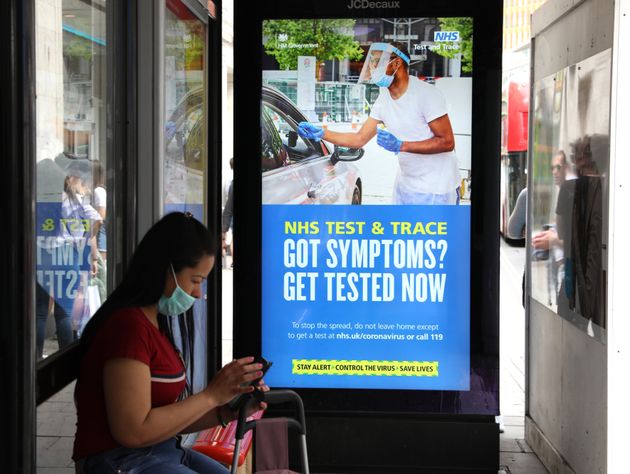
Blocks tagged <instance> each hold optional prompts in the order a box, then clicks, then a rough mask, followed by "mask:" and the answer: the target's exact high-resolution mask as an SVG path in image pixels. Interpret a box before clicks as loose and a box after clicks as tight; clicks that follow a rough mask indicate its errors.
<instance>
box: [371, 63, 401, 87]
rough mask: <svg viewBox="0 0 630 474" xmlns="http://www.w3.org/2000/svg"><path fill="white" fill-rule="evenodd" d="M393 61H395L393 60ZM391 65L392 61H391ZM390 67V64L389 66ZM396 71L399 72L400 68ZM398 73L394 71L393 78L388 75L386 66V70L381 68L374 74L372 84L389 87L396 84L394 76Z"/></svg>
mask: <svg viewBox="0 0 630 474" xmlns="http://www.w3.org/2000/svg"><path fill="white" fill-rule="evenodd" d="M392 61H393V60H392ZM390 63H391V61H390ZM388 66H389V64H388ZM396 71H398V68H396ZM396 71H394V74H392V75H391V76H390V75H388V74H387V66H385V67H384V68H379V69H377V70H375V71H374V72H373V73H372V84H375V85H377V86H379V87H389V86H391V85H392V82H394V75H395V74H396Z"/></svg>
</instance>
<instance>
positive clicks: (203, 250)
mask: <svg viewBox="0 0 630 474" xmlns="http://www.w3.org/2000/svg"><path fill="white" fill-rule="evenodd" d="M215 240H216V238H215V234H214V232H212V231H210V230H208V229H207V228H206V227H205V226H204V225H203V224H202V223H201V222H199V221H198V220H197V219H195V218H194V217H192V214H190V213H185V214H184V213H182V212H173V213H171V214H167V215H165V216H164V217H162V219H160V220H159V221H158V222H157V223H155V225H153V227H151V228H150V229H149V231H148V232H147V233H146V234H145V236H144V237H143V238H142V240H141V241H140V243H139V244H138V247H137V248H136V250H135V252H134V254H133V256H132V258H131V262H130V263H129V267H128V268H127V272H126V273H125V275H124V277H123V280H122V281H121V283H120V285H118V287H117V288H116V289H115V290H114V291H113V292H112V294H111V295H110V296H109V297H108V298H107V300H106V301H105V302H104V303H103V305H102V306H101V307H100V308H99V310H98V311H97V312H96V313H95V314H94V316H93V317H92V318H91V319H90V321H89V322H88V324H87V325H86V327H85V329H84V331H83V333H82V335H81V340H80V347H81V355H82V356H83V355H84V354H85V353H86V352H87V349H88V348H89V346H90V344H91V342H92V340H93V339H94V337H95V336H96V334H97V332H98V330H99V328H100V327H101V326H102V325H103V323H104V322H105V321H106V320H107V318H109V316H111V315H112V314H113V313H115V312H116V311H118V310H120V309H123V308H130V307H141V306H147V305H151V304H155V303H157V302H158V300H159V299H160V297H161V296H162V294H163V293H164V287H165V283H166V275H167V273H168V272H170V265H173V270H174V271H175V272H179V271H180V270H181V269H182V268H187V267H195V266H196V265H197V264H198V263H199V262H200V261H201V259H202V258H203V257H205V256H215V255H216V241H215ZM190 313H191V314H190V315H189V316H190V318H192V312H190ZM158 321H159V323H160V329H161V330H162V331H164V332H165V333H166V334H167V336H168V337H169V339H170V340H171V342H173V343H174V341H173V336H172V330H171V328H170V325H169V324H167V319H166V318H165V317H163V316H160V317H158ZM181 321H182V318H181V317H180V322H181ZM193 327H194V326H193ZM184 332H187V331H182V339H183V345H184V347H183V349H184V352H185V353H186V352H188V354H185V356H184V359H185V360H186V359H187V358H188V359H192V356H191V354H192V346H191V345H190V344H187V342H190V341H185V340H184V338H186V339H190V340H192V337H190V334H184ZM187 345H190V347H187Z"/></svg>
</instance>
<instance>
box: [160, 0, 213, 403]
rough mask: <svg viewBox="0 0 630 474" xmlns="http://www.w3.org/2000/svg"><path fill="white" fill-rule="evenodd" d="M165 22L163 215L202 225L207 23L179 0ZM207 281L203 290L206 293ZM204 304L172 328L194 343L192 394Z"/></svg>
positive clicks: (201, 364)
mask: <svg viewBox="0 0 630 474" xmlns="http://www.w3.org/2000/svg"><path fill="white" fill-rule="evenodd" d="M164 4H165V16H164V18H165V22H164V121H165V122H164V164H163V177H164V178H163V190H164V192H163V203H164V213H169V212H173V211H181V212H191V213H192V214H193V215H194V216H195V217H196V218H197V219H198V220H200V221H202V222H205V221H206V218H205V216H206V207H205V203H206V193H205V189H206V185H205V183H206V167H207V149H208V142H207V113H206V82H205V77H206V47H207V42H206V24H205V23H204V22H203V21H202V20H201V19H200V18H198V17H197V16H196V15H195V14H194V13H193V12H192V11H191V10H190V9H189V8H188V7H187V6H186V5H185V4H184V3H183V2H182V1H181V0H165V1H164ZM205 285H206V283H205V282H204V286H203V288H202V292H203V294H205V293H206V286H205ZM206 314H207V305H206V301H205V299H204V298H201V299H199V300H197V301H196V302H195V304H194V306H193V314H187V315H186V317H185V318H184V319H182V318H179V319H178V321H177V324H174V326H175V327H174V328H173V330H174V334H175V340H176V343H177V344H179V343H180V342H179V341H180V339H181V341H182V342H181V344H184V343H189V342H190V341H187V342H184V341H185V340H186V337H187V338H188V339H189V340H190V339H192V340H193V341H194V355H193V357H192V358H191V363H190V364H189V366H188V371H189V377H190V376H191V375H192V380H193V383H194V386H193V391H198V390H200V389H202V388H203V387H205V384H206V376H207V370H206V364H205V361H206V360H207V355H206V354H207V350H206V348H207V341H206V333H207V321H206Z"/></svg>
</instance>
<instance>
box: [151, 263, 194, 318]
mask: <svg viewBox="0 0 630 474" xmlns="http://www.w3.org/2000/svg"><path fill="white" fill-rule="evenodd" d="M171 272H173V279H174V280H175V285H176V286H175V290H174V291H173V294H172V295H171V296H164V295H162V296H161V297H160V300H159V301H158V312H160V313H161V314H164V315H166V316H178V315H180V314H182V313H185V312H186V311H188V310H189V309H190V308H191V307H192V305H193V304H194V303H195V297H194V296H191V295H189V294H188V293H186V292H185V291H184V290H182V289H181V288H180V286H179V283H177V277H176V276H175V270H174V269H173V265H171Z"/></svg>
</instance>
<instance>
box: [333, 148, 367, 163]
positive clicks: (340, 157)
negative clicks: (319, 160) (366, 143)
mask: <svg viewBox="0 0 630 474" xmlns="http://www.w3.org/2000/svg"><path fill="white" fill-rule="evenodd" d="M364 153H365V150H364V149H363V148H348V147H346V146H339V145H335V150H334V151H333V153H332V155H330V161H331V162H332V164H333V166H334V165H336V164H337V163H338V162H340V161H357V160H360V159H361V157H362V156H363V154H364Z"/></svg>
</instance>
